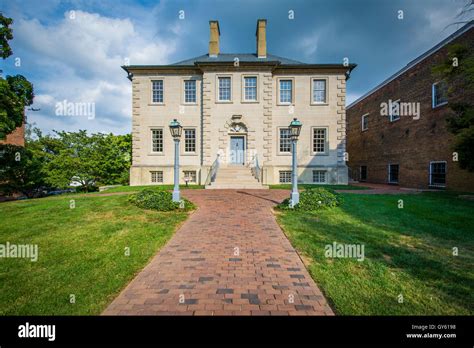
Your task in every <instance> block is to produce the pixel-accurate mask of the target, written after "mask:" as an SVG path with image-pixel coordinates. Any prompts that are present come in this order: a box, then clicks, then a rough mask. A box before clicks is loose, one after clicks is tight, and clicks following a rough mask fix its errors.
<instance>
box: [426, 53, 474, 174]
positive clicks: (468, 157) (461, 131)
mask: <svg viewBox="0 0 474 348" xmlns="http://www.w3.org/2000/svg"><path fill="white" fill-rule="evenodd" d="M432 72H433V74H434V76H436V78H439V79H443V80H445V81H446V82H447V83H448V86H449V87H448V96H449V97H450V99H451V100H453V101H452V102H451V101H450V103H449V104H448V105H449V106H450V108H451V110H452V111H453V115H452V116H450V117H448V118H447V119H446V122H447V127H448V130H449V131H450V132H451V133H452V134H454V135H455V141H454V146H453V150H454V151H456V152H457V153H458V161H459V166H460V167H461V168H462V169H467V170H469V171H471V172H473V171H474V146H473V145H474V100H464V101H461V102H460V101H456V100H457V99H456V97H457V95H458V94H460V93H462V94H464V93H469V91H473V90H474V53H473V50H472V48H469V47H466V46H465V45H462V44H452V45H450V46H449V47H448V56H447V59H445V60H444V61H443V62H441V63H440V64H438V65H436V66H434V67H433V69H432Z"/></svg>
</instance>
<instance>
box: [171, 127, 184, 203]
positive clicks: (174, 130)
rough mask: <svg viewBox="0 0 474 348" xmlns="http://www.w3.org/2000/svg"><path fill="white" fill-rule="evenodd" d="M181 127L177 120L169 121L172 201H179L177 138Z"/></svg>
mask: <svg viewBox="0 0 474 348" xmlns="http://www.w3.org/2000/svg"><path fill="white" fill-rule="evenodd" d="M182 131H183V127H182V126H181V125H180V124H179V122H178V120H176V119H174V120H173V121H171V122H170V132H171V136H172V137H173V139H174V189H173V202H179V201H181V199H180V196H179V140H180V138H181V132H182Z"/></svg>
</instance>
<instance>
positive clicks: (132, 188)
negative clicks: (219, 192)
mask: <svg viewBox="0 0 474 348" xmlns="http://www.w3.org/2000/svg"><path fill="white" fill-rule="evenodd" d="M173 187H174V186H173V185H142V186H119V187H113V188H110V189H108V190H105V191H102V192H101V193H110V192H135V191H140V190H143V189H145V188H147V189H150V188H151V189H154V190H155V189H156V190H172V189H173ZM179 188H180V189H190V190H192V189H203V188H204V185H191V184H190V185H188V186H187V187H186V185H179Z"/></svg>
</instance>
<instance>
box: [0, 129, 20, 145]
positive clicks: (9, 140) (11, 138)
mask: <svg viewBox="0 0 474 348" xmlns="http://www.w3.org/2000/svg"><path fill="white" fill-rule="evenodd" d="M0 144H11V145H17V146H25V124H24V123H23V125H22V126H21V127H18V128H16V129H15V130H14V131H13V132H12V133H10V134H8V135H7V137H6V139H4V140H0Z"/></svg>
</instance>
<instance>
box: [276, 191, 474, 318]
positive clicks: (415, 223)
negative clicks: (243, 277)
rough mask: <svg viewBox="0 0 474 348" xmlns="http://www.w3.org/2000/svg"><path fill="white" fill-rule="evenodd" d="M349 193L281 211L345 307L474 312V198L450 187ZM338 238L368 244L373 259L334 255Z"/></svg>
mask: <svg viewBox="0 0 474 348" xmlns="http://www.w3.org/2000/svg"><path fill="white" fill-rule="evenodd" d="M343 196H344V200H345V203H344V204H343V205H342V206H341V207H338V208H335V209H333V210H324V211H321V212H319V213H311V214H308V213H302V212H281V213H280V212H278V213H277V219H278V221H279V223H280V224H281V226H282V227H283V229H284V230H285V233H286V234H287V236H288V237H289V239H290V241H291V242H292V244H293V245H294V246H295V247H296V248H297V249H298V250H299V251H300V253H301V254H302V255H303V256H304V258H306V259H307V261H308V263H310V265H309V267H308V268H309V271H310V273H311V275H312V277H313V278H314V280H315V281H316V282H317V284H318V285H319V286H320V287H321V289H322V291H323V292H324V293H325V295H326V296H327V297H328V299H329V301H330V303H331V304H332V306H333V308H334V309H335V311H336V313H337V314H343V315H388V314H393V315H461V314H464V315H466V314H467V315H473V314H474V202H473V201H468V200H463V199H460V198H457V196H456V195H455V194H452V193H447V192H435V193H422V194H417V195H359V194H343ZM400 198H401V199H403V205H404V208H403V209H399V208H398V199H400ZM333 242H337V243H345V244H363V245H364V246H365V260H364V261H362V262H359V261H357V260H355V259H348V258H326V257H325V245H327V244H332V243H333ZM454 247H457V248H458V250H459V256H453V248H454ZM400 294H401V295H402V296H403V303H399V302H398V299H399V298H398V296H399V295H400Z"/></svg>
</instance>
